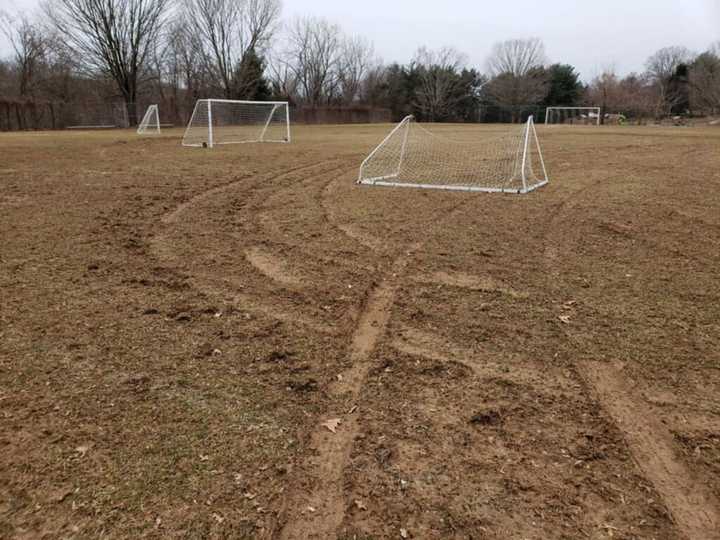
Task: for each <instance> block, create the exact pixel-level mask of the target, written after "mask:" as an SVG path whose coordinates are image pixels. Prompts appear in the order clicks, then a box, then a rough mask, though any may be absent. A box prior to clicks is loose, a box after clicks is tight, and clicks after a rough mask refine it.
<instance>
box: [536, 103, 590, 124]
mask: <svg viewBox="0 0 720 540" xmlns="http://www.w3.org/2000/svg"><path fill="white" fill-rule="evenodd" d="M558 124H564V125H570V126H572V125H576V126H599V125H600V107H548V108H547V109H546V110H545V125H546V126H549V125H558Z"/></svg>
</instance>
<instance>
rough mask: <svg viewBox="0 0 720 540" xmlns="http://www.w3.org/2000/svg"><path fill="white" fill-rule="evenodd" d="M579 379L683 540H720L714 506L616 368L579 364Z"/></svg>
mask: <svg viewBox="0 0 720 540" xmlns="http://www.w3.org/2000/svg"><path fill="white" fill-rule="evenodd" d="M578 368H579V371H580V376H581V377H582V378H583V379H584V380H585V383H586V384H587V386H589V387H590V388H593V389H594V390H595V394H596V396H597V399H598V401H599V402H600V403H602V405H603V408H604V409H605V411H607V413H608V414H609V415H610V417H611V418H612V419H613V420H614V422H615V424H616V425H617V427H618V428H619V429H620V430H621V432H622V433H623V434H624V435H625V440H626V442H627V443H628V446H629V447H630V450H631V451H632V454H633V457H634V458H635V464H636V465H637V467H638V469H640V470H641V471H642V472H643V473H644V475H645V477H646V478H647V479H649V480H650V481H651V482H652V484H653V486H655V489H656V490H657V491H658V493H659V494H660V495H661V496H662V498H663V501H664V502H665V505H666V506H667V508H668V510H669V511H670V514H671V515H672V517H673V520H674V521H675V523H676V525H677V526H678V529H680V532H681V534H682V535H683V536H684V537H685V538H686V539H687V540H696V539H701V538H702V539H706V540H717V539H719V538H720V501H718V500H717V498H716V497H715V496H714V495H713V493H712V492H711V491H710V490H709V489H708V488H707V487H706V486H705V485H704V484H703V483H702V481H701V480H700V479H698V478H697V477H696V476H695V475H694V474H693V473H692V471H690V470H689V469H688V468H687V467H686V466H685V465H684V464H683V463H682V461H680V460H678V459H677V458H676V457H675V451H674V449H673V448H674V446H675V442H674V441H673V437H672V435H671V434H670V432H669V431H668V429H667V428H666V427H665V426H664V424H662V423H661V422H659V421H657V420H656V418H655V414H654V413H653V411H652V409H651V408H650V407H649V406H647V405H645V404H644V403H643V402H642V401H640V400H636V399H633V398H632V397H631V396H632V389H631V388H630V387H629V386H628V384H627V381H626V377H625V376H624V375H623V373H622V368H621V367H619V366H618V365H613V364H601V363H599V362H593V363H582V364H580V365H579V366H578Z"/></svg>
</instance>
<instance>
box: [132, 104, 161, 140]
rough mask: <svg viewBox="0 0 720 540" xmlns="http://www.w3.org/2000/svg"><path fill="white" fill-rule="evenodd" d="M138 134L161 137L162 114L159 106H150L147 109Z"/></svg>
mask: <svg viewBox="0 0 720 540" xmlns="http://www.w3.org/2000/svg"><path fill="white" fill-rule="evenodd" d="M137 132H138V135H160V113H159V111H158V106H157V105H150V106H149V107H148V108H147V111H145V116H143V119H142V122H140V125H139V126H138V129H137Z"/></svg>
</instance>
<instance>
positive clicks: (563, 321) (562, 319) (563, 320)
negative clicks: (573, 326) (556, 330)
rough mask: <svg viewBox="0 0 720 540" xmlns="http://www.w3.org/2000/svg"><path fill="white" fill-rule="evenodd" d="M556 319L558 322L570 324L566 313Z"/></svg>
mask: <svg viewBox="0 0 720 540" xmlns="http://www.w3.org/2000/svg"><path fill="white" fill-rule="evenodd" d="M558 319H560V322H562V323H564V324H570V317H568V316H567V315H561V316H560V317H558Z"/></svg>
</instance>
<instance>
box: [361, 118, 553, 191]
mask: <svg viewBox="0 0 720 540" xmlns="http://www.w3.org/2000/svg"><path fill="white" fill-rule="evenodd" d="M464 131H465V136H464V137H463V138H462V139H459V138H458V137H457V135H456V136H454V137H453V138H452V139H450V138H446V137H444V136H440V135H438V134H435V133H432V132H431V131H429V130H428V129H427V128H425V127H424V126H423V125H421V124H419V123H417V122H416V121H415V119H414V117H412V116H409V117H407V118H405V119H404V120H403V121H402V122H401V123H400V124H399V125H398V126H397V127H396V128H395V129H394V130H393V132H392V133H391V134H390V135H388V137H387V138H386V139H385V140H384V141H383V142H382V143H381V144H380V146H378V147H377V148H376V149H375V150H374V151H373V152H372V153H371V154H370V155H369V156H368V158H367V159H366V160H365V161H364V162H363V164H362V166H361V168H360V179H359V183H361V184H369V185H386V186H401V187H420V188H436V189H454V190H466V191H489V192H512V193H526V192H528V191H532V190H533V189H536V188H538V187H540V186H542V185H544V184H546V183H547V181H548V179H547V173H546V171H545V164H544V161H543V157H542V153H541V149H540V144H539V142H538V140H537V132H536V130H535V125H534V123H533V120H532V118H530V119H529V120H528V122H527V123H526V124H524V125H523V126H522V127H515V128H513V129H512V130H510V131H509V132H508V131H505V130H503V132H490V131H487V132H486V131H483V132H478V131H477V130H472V131H466V130H464Z"/></svg>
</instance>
